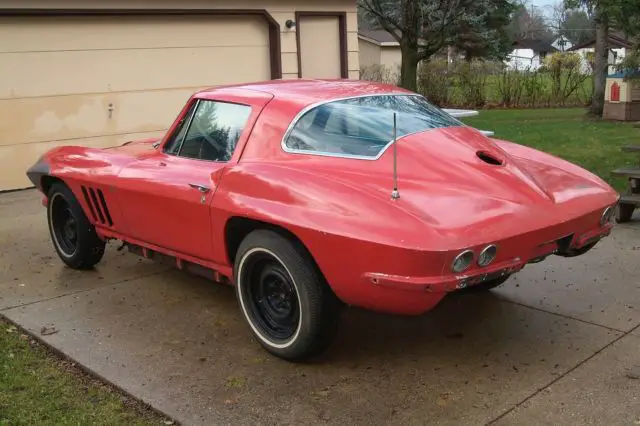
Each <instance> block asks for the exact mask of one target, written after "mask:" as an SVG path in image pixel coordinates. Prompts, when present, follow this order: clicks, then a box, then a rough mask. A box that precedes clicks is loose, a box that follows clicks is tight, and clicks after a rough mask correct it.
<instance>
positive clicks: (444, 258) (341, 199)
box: [42, 80, 618, 314]
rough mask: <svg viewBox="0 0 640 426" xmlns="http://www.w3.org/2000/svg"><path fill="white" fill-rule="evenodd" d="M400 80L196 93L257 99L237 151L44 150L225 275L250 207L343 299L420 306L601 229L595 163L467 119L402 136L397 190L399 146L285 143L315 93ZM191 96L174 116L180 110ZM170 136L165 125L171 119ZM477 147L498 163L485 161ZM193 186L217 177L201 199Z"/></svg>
mask: <svg viewBox="0 0 640 426" xmlns="http://www.w3.org/2000/svg"><path fill="white" fill-rule="evenodd" d="M389 92H393V93H407V92H406V91H405V90H403V89H399V88H397V87H394V86H389V85H382V84H375V83H369V82H359V81H345V80H342V81H324V82H321V81H302V80H298V81H292V82H265V83H259V84H252V85H246V86H228V87H221V88H216V89H211V90H205V91H202V92H199V93H197V94H195V95H194V96H193V98H192V99H191V100H190V102H191V101H193V100H194V99H198V98H203V99H215V100H221V101H230V102H239V103H244V104H247V105H250V106H251V107H252V109H253V112H252V115H251V117H250V119H249V124H248V125H247V127H246V128H245V130H244V132H243V134H242V135H241V137H240V140H239V142H238V146H237V148H236V150H235V152H234V154H233V157H232V159H231V160H230V161H229V162H226V163H211V162H199V161H196V160H188V159H184V158H175V157H171V156H168V155H166V154H164V153H163V151H162V146H163V144H164V143H165V139H166V138H163V139H161V140H159V141H158V142H160V146H159V147H158V148H157V149H156V148H154V147H153V143H154V142H156V141H155V140H146V141H141V142H133V143H129V144H127V145H125V146H121V147H116V148H112V149H106V150H101V149H93V148H84V147H75V146H68V147H61V148H55V149H53V150H51V151H49V152H48V153H47V154H45V156H44V157H43V158H42V162H44V163H47V164H48V166H49V174H50V175H52V176H55V177H57V178H60V179H62V180H64V181H65V182H66V183H67V184H68V185H69V186H70V188H71V189H72V190H73V192H74V193H75V194H76V196H77V197H78V199H79V200H80V202H81V203H82V204H83V207H84V208H85V210H86V209H87V206H86V205H85V204H84V200H83V198H82V195H81V191H80V186H81V185H86V186H91V187H94V188H96V189H97V188H100V189H102V191H103V193H104V196H105V198H106V200H107V202H108V204H109V205H110V206H111V210H112V211H111V215H112V217H113V226H112V227H110V226H105V225H102V224H99V223H96V228H97V231H98V233H99V235H100V236H101V237H103V238H118V239H121V240H124V241H128V242H131V243H135V244H138V245H140V246H142V247H147V248H150V249H154V250H157V251H160V252H163V253H165V254H168V255H172V256H176V257H178V258H180V259H184V260H188V261H191V262H195V263H198V264H201V265H203V266H206V267H209V268H212V269H214V270H216V271H218V272H219V273H221V274H222V275H224V276H227V277H232V267H233V265H232V264H231V262H230V259H229V257H228V255H227V251H226V247H225V238H224V235H225V226H226V224H227V223H228V221H229V220H230V219H231V218H233V217H245V218H251V219H256V220H260V221H263V222H268V223H271V224H274V225H277V226H280V227H283V228H285V229H287V230H288V231H290V232H291V233H293V234H294V235H296V236H297V237H298V238H299V239H300V240H301V241H302V242H303V244H304V245H305V246H306V247H307V249H308V250H309V251H310V253H311V254H312V256H313V257H314V259H315V261H316V262H317V264H318V266H319V268H320V270H321V271H322V273H323V274H324V276H325V277H326V279H327V281H328V283H329V284H330V285H331V287H332V288H333V290H334V291H335V293H336V294H337V295H338V297H339V298H341V299H342V300H343V301H345V302H347V303H349V304H352V305H356V306H361V307H364V308H369V309H373V310H379V311H385V312H393V313H401V314H420V313H422V312H425V311H427V310H429V309H431V308H432V307H434V306H435V305H436V304H437V303H438V302H439V301H440V300H441V299H442V298H443V297H444V296H445V295H446V294H447V292H450V291H452V290H454V289H455V288H456V286H457V285H458V283H459V282H460V280H461V279H462V278H464V277H473V276H482V275H484V274H487V273H490V272H493V271H499V270H505V269H506V270H508V271H510V272H513V271H518V270H519V269H521V268H522V267H523V266H524V265H525V264H526V263H527V262H528V261H529V260H531V259H533V258H536V257H538V256H541V255H546V254H549V253H550V252H551V250H554V249H555V248H556V246H555V244H548V243H549V242H550V241H553V240H556V239H558V238H560V237H563V236H566V235H568V234H572V233H573V234H574V237H573V240H572V247H578V246H579V245H581V244H583V243H585V242H586V241H587V238H591V237H596V238H597V237H601V236H604V235H607V234H608V233H609V232H610V230H611V226H612V225H611V224H610V223H608V224H606V225H604V226H600V223H599V220H600V217H601V214H602V212H603V210H604V209H605V208H606V207H607V206H611V205H614V204H615V203H616V202H617V199H618V194H617V193H616V192H615V191H614V190H613V189H612V188H611V187H610V186H609V185H608V184H606V183H605V182H603V181H602V180H601V179H599V178H598V177H596V176H594V175H593V174H591V173H589V172H588V171H586V170H584V169H582V168H580V167H578V166H576V165H573V164H571V163H569V162H566V161H564V160H561V159H559V158H556V157H553V156H551V155H549V154H546V153H543V152H540V151H536V150H533V149H531V148H527V147H525V146H521V145H517V144H514V143H510V142H506V141H501V140H496V139H490V138H487V137H485V136H483V135H482V134H481V133H479V132H478V131H476V130H474V129H471V128H468V127H452V128H445V129H438V130H430V131H426V132H422V133H419V134H413V135H410V136H407V137H405V138H402V139H400V140H399V141H398V145H397V155H398V170H399V181H398V183H399V189H400V194H401V198H400V199H398V200H392V199H391V197H390V194H391V190H392V167H393V164H392V161H393V157H392V156H393V153H392V150H387V151H386V152H385V153H384V154H383V155H382V156H381V157H380V158H379V159H378V160H376V161H362V160H355V159H345V158H327V157H320V156H313V155H305V154H291V153H287V152H285V151H283V149H282V147H281V140H282V138H283V135H284V133H285V132H286V129H287V127H288V125H289V123H290V122H291V120H292V119H293V118H294V117H295V115H296V114H297V113H298V112H299V111H300V110H302V109H303V108H304V107H306V106H308V105H309V104H312V103H315V102H318V101H321V100H328V99H333V98H338V97H347V96H356V95H360V94H365V93H389ZM186 110H187V106H185V108H184V109H183V111H182V112H181V113H180V115H179V117H178V118H177V120H176V123H177V122H178V121H179V119H180V118H181V116H182V115H183V114H184V113H185V112H186ZM174 127H175V124H174V126H172V128H171V129H170V130H169V132H168V133H167V134H171V132H172V130H173V128H174ZM477 151H485V152H488V153H491V154H492V155H493V156H495V157H498V158H500V159H502V160H503V162H504V164H503V165H502V166H494V165H490V164H487V163H485V162H483V161H481V160H480V159H479V158H478V157H477V156H476V152H477ZM189 183H199V184H204V185H208V186H210V187H211V189H212V190H211V191H210V192H209V193H208V194H207V195H206V200H205V203H204V204H203V203H201V199H200V197H201V194H200V193H199V192H198V191H197V190H196V189H193V188H191V187H190V186H189V185H188V184H189ZM490 243H495V244H498V247H499V249H498V256H497V258H496V260H495V262H494V263H492V264H491V265H490V266H489V267H486V268H481V267H479V266H477V265H474V266H472V267H471V268H470V269H469V270H467V271H465V272H464V273H463V274H458V275H456V274H454V273H452V272H451V271H450V265H451V262H452V260H453V259H454V257H455V256H456V255H457V254H458V253H459V252H460V251H461V250H463V249H473V250H474V251H475V252H476V254H477V253H478V251H479V250H481V249H482V248H483V247H485V246H486V245H487V244H490Z"/></svg>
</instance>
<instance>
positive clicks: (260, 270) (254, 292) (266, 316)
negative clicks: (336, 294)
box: [242, 249, 300, 342]
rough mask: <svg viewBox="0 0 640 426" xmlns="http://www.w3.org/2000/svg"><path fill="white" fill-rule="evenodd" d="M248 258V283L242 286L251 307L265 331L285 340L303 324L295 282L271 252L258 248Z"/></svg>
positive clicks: (275, 339)
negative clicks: (301, 322)
mask: <svg viewBox="0 0 640 426" xmlns="http://www.w3.org/2000/svg"><path fill="white" fill-rule="evenodd" d="M254 250H255V251H254V253H253V255H252V256H250V257H249V258H248V259H247V261H246V262H247V263H246V264H245V266H244V268H245V272H244V273H245V274H247V280H248V283H247V285H246V286H245V287H243V288H242V291H244V292H246V295H245V298H246V299H245V300H247V301H249V304H248V309H250V310H251V315H252V316H253V318H254V319H255V321H256V323H257V325H259V327H260V330H261V332H263V333H265V334H266V335H267V336H269V338H271V339H273V340H274V341H279V342H284V341H286V340H288V339H290V338H291V337H293V335H294V334H295V333H296V331H297V330H298V328H299V326H300V303H299V301H298V292H297V291H296V288H295V284H294V283H293V280H292V279H291V276H290V275H289V273H288V272H287V270H286V269H285V267H284V266H283V265H282V264H281V263H280V262H279V261H278V260H276V258H275V257H274V255H273V254H272V253H270V252H268V251H263V250H261V249H254Z"/></svg>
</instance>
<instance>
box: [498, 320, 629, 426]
mask: <svg viewBox="0 0 640 426" xmlns="http://www.w3.org/2000/svg"><path fill="white" fill-rule="evenodd" d="M638 329H640V324H639V325H636V326H635V327H633V328H632V329H631V330H629V331H628V332H625V333H623V334H621V335H620V336H618V337H616V338H615V339H613V340H612V341H611V342H609V343H607V344H606V345H604V346H603V347H602V348H600V349H598V350H597V351H596V352H594V353H593V354H591V355H589V356H588V357H586V358H585V359H583V360H582V361H580V362H579V363H577V364H576V365H574V366H573V367H572V368H570V369H569V370H567V371H566V372H564V373H563V374H561V375H559V376H558V377H556V378H555V379H553V380H551V381H550V382H549V383H547V384H546V385H544V386H542V387H540V388H538V389H537V390H536V391H535V392H533V393H532V394H531V395H529V396H527V397H526V398H524V399H523V400H522V401H520V402H518V403H517V404H515V405H514V406H513V407H511V408H509V409H508V410H507V411H505V412H504V413H502V414H500V415H499V416H498V417H496V418H495V419H493V420H490V421H489V422H487V423H486V425H492V424H494V423H496V422H498V421H499V420H501V419H503V418H505V417H506V416H507V415H509V414H510V413H512V412H513V411H515V410H516V409H517V408H519V407H520V406H522V405H523V404H526V403H527V402H528V401H530V400H531V399H533V398H534V397H536V396H537V395H539V394H540V393H541V392H542V391H544V390H545V389H547V388H549V387H551V386H553V385H554V384H555V383H557V382H559V381H560V380H562V379H563V378H565V377H567V376H568V375H569V374H571V373H572V372H574V371H575V370H577V369H578V368H580V367H582V366H583V365H584V364H586V363H587V362H589V361H591V360H592V359H593V358H595V357H596V356H598V355H600V354H601V353H602V352H604V351H605V350H607V349H609V348H610V347H612V346H613V345H615V344H616V343H618V342H619V341H620V340H622V339H624V338H625V337H627V336H630V335H631V333H634V332H635V331H636V330H638Z"/></svg>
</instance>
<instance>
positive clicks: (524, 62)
mask: <svg viewBox="0 0 640 426" xmlns="http://www.w3.org/2000/svg"><path fill="white" fill-rule="evenodd" d="M506 63H507V67H508V68H509V69H512V70H526V69H529V70H532V71H534V70H537V69H538V68H540V65H541V63H540V57H539V56H538V55H537V54H536V53H535V52H534V51H533V49H513V50H512V51H511V54H510V55H509V58H508V59H507V61H506Z"/></svg>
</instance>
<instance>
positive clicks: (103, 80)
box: [0, 0, 360, 191]
mask: <svg viewBox="0 0 640 426" xmlns="http://www.w3.org/2000/svg"><path fill="white" fill-rule="evenodd" d="M239 3H240V4H241V5H239ZM357 31H358V25H357V6H356V0H342V1H341V0H334V1H331V2H326V1H324V0H265V1H262V2H257V1H243V2H238V1H233V0H217V1H201V0H181V1H177V0H174V1H172V0H163V1H158V0H129V1H113V0H111V1H107V0H92V1H80V0H0V40H1V41H0V52H1V53H2V60H1V61H0V116H1V117H2V120H1V121H0V130H1V131H0V170H1V173H0V191H1V190H10V189H17V188H24V187H28V186H30V182H29V181H28V180H27V178H26V176H25V171H26V170H27V168H28V167H29V166H31V165H32V164H33V163H34V162H35V161H36V160H37V159H38V157H39V156H40V155H41V154H42V153H44V152H45V151H46V150H48V149H50V148H53V147H55V146H58V145H72V144H78V145H88V146H93V147H107V146H114V145H118V144H121V143H123V142H125V141H128V140H132V139H141V138H149V137H158V136H161V135H162V134H163V133H164V132H165V131H166V129H167V128H168V126H169V125H171V123H172V121H173V120H174V118H175V117H176V115H177V114H178V113H179V110H180V108H181V107H182V106H183V105H184V102H185V99H186V98H187V97H188V96H189V95H191V94H192V93H193V92H194V91H196V90H199V89H201V88H204V87H209V86H214V85H219V84H228V83H240V82H250V81H257V80H267V79H279V78H285V79H287V78H299V77H310V78H316V77H326V78H340V77H350V78H358V76H359V69H360V67H359V63H358V61H359V58H358V33H357Z"/></svg>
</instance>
